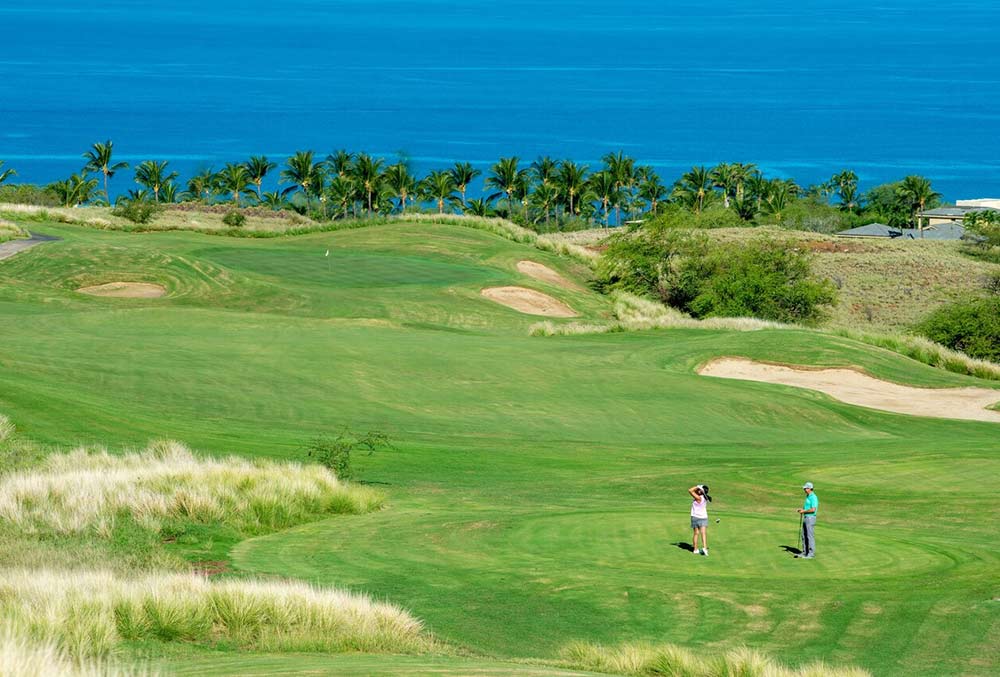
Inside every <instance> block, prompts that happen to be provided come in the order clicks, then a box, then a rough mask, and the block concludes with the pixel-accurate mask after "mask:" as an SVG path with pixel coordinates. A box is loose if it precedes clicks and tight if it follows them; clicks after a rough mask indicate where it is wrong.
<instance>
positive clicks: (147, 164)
mask: <svg viewBox="0 0 1000 677" xmlns="http://www.w3.org/2000/svg"><path fill="white" fill-rule="evenodd" d="M167 164H169V163H168V162H167V161H166V160H164V161H163V162H156V161H154V160H146V161H144V162H141V163H140V164H138V165H136V168H135V182H136V183H138V184H139V185H140V186H142V187H144V188H148V189H149V190H151V191H153V199H154V201H156V202H159V201H160V189H161V188H163V184H165V183H169V182H170V181H173V180H174V179H176V178H177V172H170V173H169V174H168V173H167Z"/></svg>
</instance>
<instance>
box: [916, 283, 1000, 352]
mask: <svg viewBox="0 0 1000 677" xmlns="http://www.w3.org/2000/svg"><path fill="white" fill-rule="evenodd" d="M917 331H918V332H919V333H921V334H923V335H924V336H926V337H927V338H929V339H931V340H932V341H936V342H937V343H940V344H942V345H945V346H947V347H949V348H951V349H953V350H960V351H962V352H963V353H965V354H966V355H969V356H971V357H975V358H978V359H981V360H990V361H992V362H1000V296H991V297H988V298H982V299H973V300H970V301H962V302H959V303H955V304H952V305H949V306H945V307H944V308H940V309H938V310H936V311H935V312H933V313H932V314H931V315H930V316H929V317H928V318H927V319H925V320H924V321H923V322H921V323H920V324H919V325H918V326H917Z"/></svg>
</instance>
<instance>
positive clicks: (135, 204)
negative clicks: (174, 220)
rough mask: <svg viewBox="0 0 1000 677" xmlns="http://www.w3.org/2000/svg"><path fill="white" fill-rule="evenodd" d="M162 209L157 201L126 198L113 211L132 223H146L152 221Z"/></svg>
mask: <svg viewBox="0 0 1000 677" xmlns="http://www.w3.org/2000/svg"><path fill="white" fill-rule="evenodd" d="M160 210H161V207H160V205H158V204H156V203H155V202H150V201H149V200H136V199H129V198H125V199H122V200H119V201H118V203H117V204H116V205H115V208H114V209H112V210H111V213H112V214H113V215H115V216H120V217H121V218H123V219H127V220H129V221H131V222H132V223H136V224H139V225H145V224H147V223H151V222H152V221H153V219H154V218H156V215H157V214H159V213H160Z"/></svg>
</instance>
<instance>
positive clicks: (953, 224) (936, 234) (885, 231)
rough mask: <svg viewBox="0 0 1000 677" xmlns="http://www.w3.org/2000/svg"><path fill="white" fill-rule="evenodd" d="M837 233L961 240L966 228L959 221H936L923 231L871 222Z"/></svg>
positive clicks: (914, 238)
mask: <svg viewBox="0 0 1000 677" xmlns="http://www.w3.org/2000/svg"><path fill="white" fill-rule="evenodd" d="M837 235H838V236H840V237H884V238H904V239H907V240H961V239H962V238H963V237H965V228H963V227H962V224H961V223H960V222H958V221H945V222H944V223H936V224H934V225H933V226H926V227H924V229H923V231H920V230H918V229H916V228H893V227H892V226H887V225H885V224H884V223H869V224H868V225H867V226H860V227H859V228H851V229H850V230H843V231H841V232H839V233H837Z"/></svg>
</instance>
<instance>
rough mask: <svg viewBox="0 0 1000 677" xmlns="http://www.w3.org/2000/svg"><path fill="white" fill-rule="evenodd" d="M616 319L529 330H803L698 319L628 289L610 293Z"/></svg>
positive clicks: (545, 332) (544, 325)
mask: <svg viewBox="0 0 1000 677" xmlns="http://www.w3.org/2000/svg"><path fill="white" fill-rule="evenodd" d="M611 300H612V303H613V311H612V312H613V313H614V316H615V318H616V321H615V322H609V323H606V324H595V323H580V322H568V323H565V324H557V323H555V322H551V321H545V322H536V323H535V324H533V325H531V327H530V328H529V329H528V331H529V333H530V334H531V335H532V336H571V335H574V334H604V333H608V332H618V331H642V330H645V329H712V330H725V331H759V330H761V329H801V327H797V326H795V325H790V324H782V323H781V322H770V321H768V320H758V319H756V318H753V317H710V318H706V319H704V320H696V319H694V318H693V317H691V316H690V315H687V314H686V313H683V312H681V311H680V310H677V309H676V308H671V307H669V306H665V305H663V304H662V303H657V302H656V301H651V300H649V299H644V298H642V297H641V296H636V295H635V294H630V293H628V292H620V291H619V292H614V293H612V294H611Z"/></svg>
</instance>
